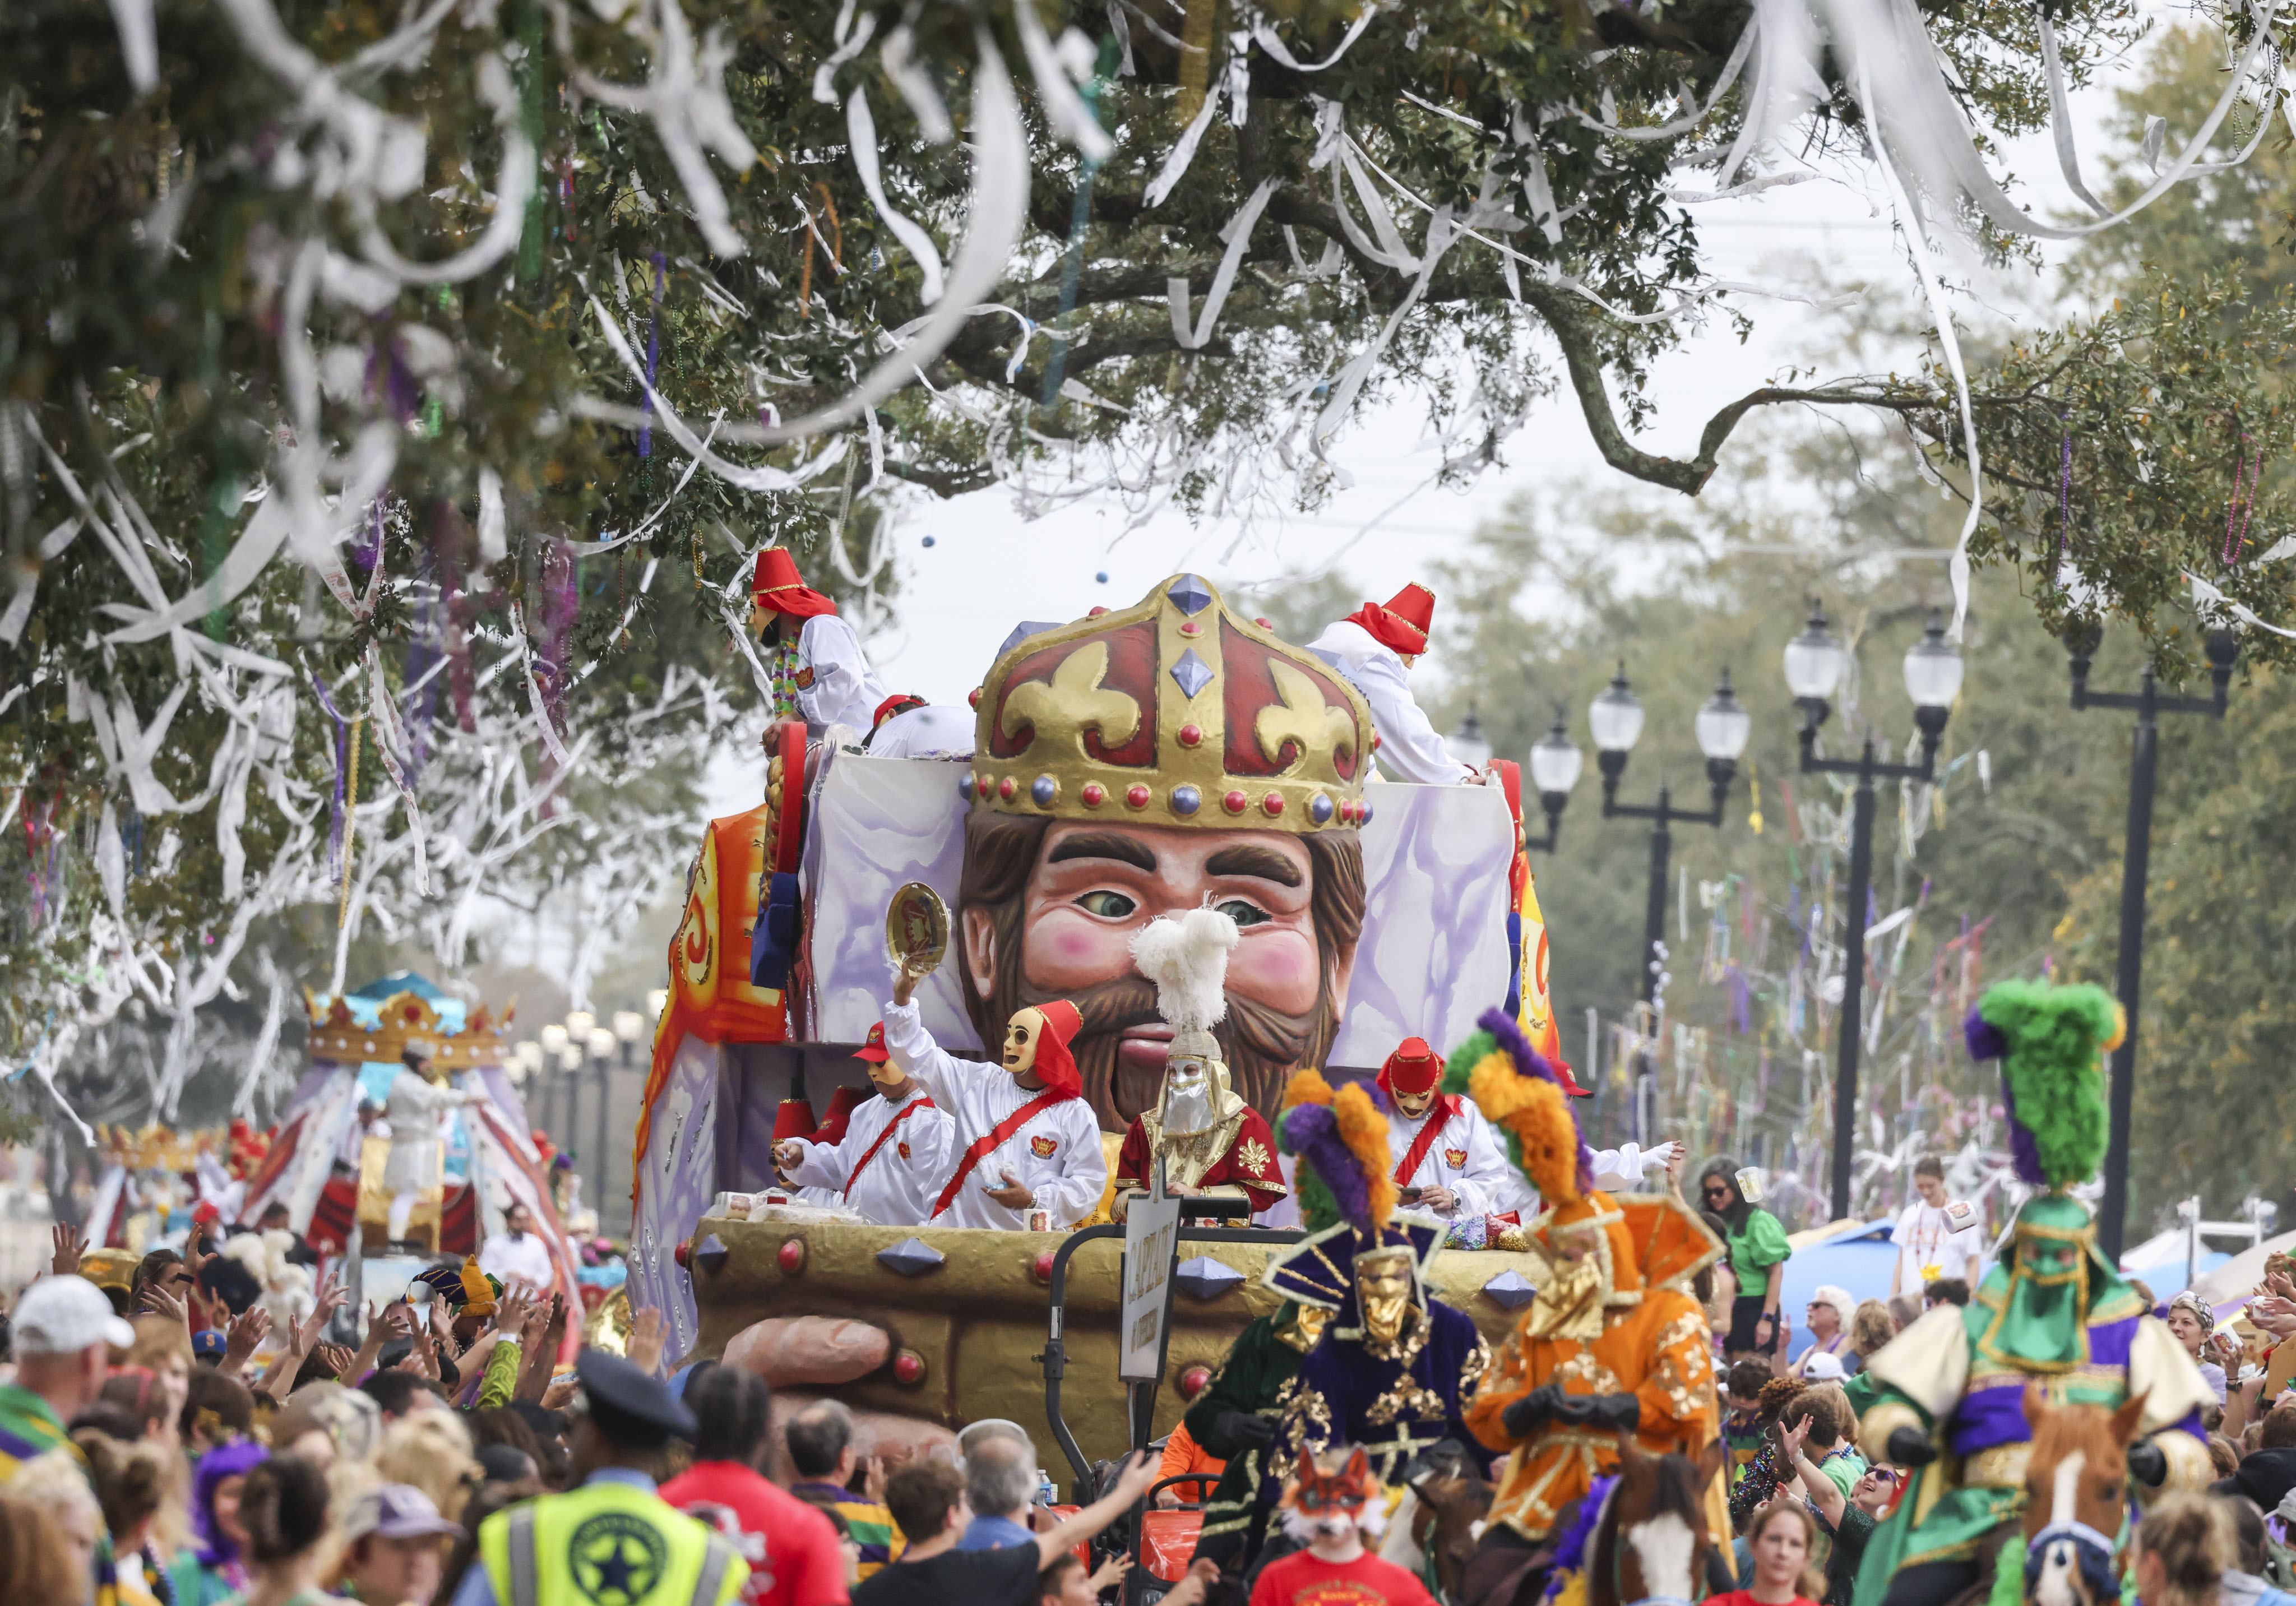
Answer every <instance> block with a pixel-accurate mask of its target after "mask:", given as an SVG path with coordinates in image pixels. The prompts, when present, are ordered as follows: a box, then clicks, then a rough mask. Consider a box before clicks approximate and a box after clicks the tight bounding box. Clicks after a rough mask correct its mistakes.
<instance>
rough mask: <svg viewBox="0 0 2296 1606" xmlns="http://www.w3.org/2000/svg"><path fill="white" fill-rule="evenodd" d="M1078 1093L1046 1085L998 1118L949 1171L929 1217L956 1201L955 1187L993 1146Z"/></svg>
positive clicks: (935, 1217) (985, 1157)
mask: <svg viewBox="0 0 2296 1606" xmlns="http://www.w3.org/2000/svg"><path fill="white" fill-rule="evenodd" d="M1075 1096H1076V1094H1072V1093H1069V1092H1065V1091H1063V1090H1062V1089H1061V1088H1058V1087H1047V1088H1046V1089H1045V1090H1044V1091H1043V1092H1042V1093H1040V1094H1037V1096H1036V1097H1035V1098H1033V1099H1030V1100H1029V1102H1027V1103H1025V1104H1023V1105H1021V1108H1019V1109H1018V1110H1014V1111H1013V1113H1012V1114H1010V1115H1008V1116H1006V1117H1005V1118H1004V1119H1003V1120H1001V1121H999V1122H997V1123H996V1126H995V1127H991V1128H990V1129H989V1130H988V1132H985V1133H983V1134H982V1135H980V1136H979V1137H977V1138H974V1139H973V1140H972V1147H971V1148H969V1149H967V1150H966V1151H964V1159H960V1160H958V1161H957V1162H956V1169H955V1171H954V1172H953V1173H951V1174H950V1176H949V1179H948V1186H947V1187H945V1188H943V1189H942V1190H941V1191H940V1197H939V1199H937V1200H934V1201H933V1208H932V1216H931V1217H928V1218H927V1219H928V1220H932V1219H938V1218H939V1217H940V1215H941V1213H942V1212H943V1211H945V1210H947V1209H948V1207H949V1206H951V1205H952V1204H955V1202H956V1191H957V1190H958V1189H959V1188H961V1187H963V1186H964V1179H965V1178H966V1177H968V1176H972V1170H973V1168H974V1167H976V1166H978V1165H979V1164H980V1162H981V1161H982V1160H984V1159H987V1158H988V1154H989V1152H990V1151H992V1150H994V1149H996V1147H997V1146H998V1145H999V1144H1001V1143H1004V1142H1005V1139H1006V1138H1009V1137H1011V1136H1012V1135H1013V1134H1014V1133H1016V1132H1018V1131H1020V1130H1021V1127H1025V1126H1027V1125H1028V1124H1029V1121H1031V1120H1032V1119H1034V1118H1036V1117H1037V1116H1038V1115H1040V1114H1042V1113H1043V1112H1044V1111H1045V1110H1049V1109H1051V1108H1052V1107H1053V1106H1054V1105H1055V1104H1058V1103H1061V1102H1063V1101H1065V1100H1068V1099H1072V1098H1074V1097H1075Z"/></svg>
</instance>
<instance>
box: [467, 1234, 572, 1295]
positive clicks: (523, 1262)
mask: <svg viewBox="0 0 2296 1606" xmlns="http://www.w3.org/2000/svg"><path fill="white" fill-rule="evenodd" d="M479 1269H480V1271H482V1272H484V1273H486V1274H487V1275H488V1276H489V1277H499V1278H501V1279H502V1284H503V1286H504V1288H508V1287H509V1286H510V1285H511V1284H512V1283H513V1282H523V1283H525V1284H526V1286H527V1287H529V1288H537V1289H547V1288H549V1287H551V1286H552V1285H553V1283H554V1282H556V1281H557V1273H556V1271H555V1270H554V1269H553V1266H551V1264H550V1246H549V1245H548V1244H546V1243H545V1242H543V1241H542V1235H541V1234H540V1233H530V1232H529V1233H520V1234H519V1235H518V1236H517V1237H515V1238H513V1237H512V1236H511V1235H510V1234H509V1233H507V1232H502V1233H496V1234H495V1235H494V1236H493V1237H491V1238H489V1239H488V1240H487V1241H486V1243H485V1245H484V1247H482V1248H481V1249H480V1250H479Z"/></svg>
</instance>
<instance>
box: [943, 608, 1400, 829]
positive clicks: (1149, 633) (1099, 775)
mask: <svg viewBox="0 0 2296 1606" xmlns="http://www.w3.org/2000/svg"><path fill="white" fill-rule="evenodd" d="M974 698H975V701H974V704H973V707H974V709H975V718H976V728H975V735H974V743H973V754H972V764H973V767H972V769H971V770H970V771H968V772H967V773H966V774H965V776H964V783H963V790H964V795H965V797H966V798H967V799H970V800H971V801H972V803H973V804H974V806H975V807H982V808H992V809H995V810H996V811H998V812H999V813H1002V814H1013V815H1037V816H1041V817H1046V818H1053V819H1062V820H1098V819H1108V820H1136V821H1139V822H1141V823H1145V824H1152V825H1184V826H1202V827H1207V828H1213V829H1220V830H1237V829H1242V828H1247V827H1250V828H1257V829H1260V830H1266V831H1292V832H1300V833H1302V834H1312V833H1314V832H1320V831H1324V830H1326V829H1328V828H1332V827H1342V828H1352V827H1354V826H1357V825H1360V824H1362V823H1364V822H1365V820H1367V819H1369V818H1370V817H1371V810H1370V807H1369V806H1368V805H1366V804H1365V802H1364V800H1363V773H1364V769H1365V761H1366V760H1367V759H1368V758H1369V756H1370V750H1371V746H1372V721H1371V710H1370V709H1369V708H1367V707H1366V706H1365V703H1364V700H1363V698H1362V696H1361V694H1360V693H1358V692H1357V691H1356V689H1355V688H1354V687H1353V686H1351V685H1349V684H1348V683H1347V682H1346V681H1345V680H1343V679H1341V677H1340V676H1339V675H1338V674H1336V673H1335V672H1334V671H1333V670H1332V669H1331V668H1329V667H1328V666H1327V665H1325V664H1324V662H1323V661H1322V660H1319V659H1316V658H1315V657H1313V656H1311V655H1310V654H1308V653H1306V652H1303V651H1300V649H1299V648H1297V647H1294V646H1292V645H1291V644H1289V643H1286V642H1284V641H1283V640H1281V639H1279V638H1278V637H1277V636H1276V635H1275V632H1274V631H1272V630H1269V629H1267V627H1264V626H1261V625H1259V624H1256V623H1254V622H1253V621H1251V620H1250V619H1242V618H1239V617H1238V616H1236V615H1235V614H1233V613H1231V612H1229V611H1228V610H1227V607H1226V604H1225V603H1223V602H1221V601H1220V599H1219V594H1218V592H1215V591H1214V590H1213V589H1212V588H1211V586H1210V585H1209V584H1208V583H1206V582H1205V581H1204V580H1203V579H1202V578H1201V577H1199V576H1196V575H1193V574H1182V575H1175V576H1173V577H1172V578H1170V579H1169V580H1167V581H1165V582H1164V584H1163V585H1161V586H1158V587H1157V588H1156V589H1155V590H1153V591H1152V592H1150V593H1149V594H1148V595H1147V596H1146V597H1145V598H1144V599H1143V600H1142V601H1141V602H1139V603H1138V604H1137V605H1136V606H1134V607H1131V608H1127V609H1123V610H1118V611H1115V612H1110V613H1103V614H1100V615H1098V616H1097V617H1095V618H1092V619H1078V621H1076V622H1075V623H1074V624H1070V625H1062V626H1061V627H1058V628H1056V629H1052V630H1045V631H1040V632H1038V633H1037V634H1036V635H1029V636H1024V637H1022V638H1021V640H1020V641H1018V642H1015V643H1012V644H1011V645H1010V646H1009V647H1007V648H1006V649H1005V651H1004V652H1002V653H1001V654H999V655H998V657H997V660H996V664H995V665H994V666H993V667H992V668H990V670H989V672H988V680H987V681H986V682H985V683H984V684H982V686H981V688H980V691H979V692H975V693H974Z"/></svg>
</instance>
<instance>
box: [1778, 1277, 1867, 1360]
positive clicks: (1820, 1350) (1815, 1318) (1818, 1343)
mask: <svg viewBox="0 0 2296 1606" xmlns="http://www.w3.org/2000/svg"><path fill="white" fill-rule="evenodd" d="M1856 1309H1857V1298H1856V1296H1854V1295H1852V1294H1851V1293H1850V1291H1849V1290H1848V1289H1846V1288H1842V1287H1841V1286H1839V1285H1838V1284H1836V1283H1832V1282H1821V1283H1819V1284H1818V1285H1817V1287H1816V1289H1814V1290H1812V1291H1811V1292H1810V1296H1809V1306H1808V1309H1807V1310H1806V1311H1805V1312H1804V1313H1803V1314H1804V1315H1805V1317H1806V1318H1807V1320H1808V1323H1809V1337H1810V1343H1809V1347H1808V1348H1806V1349H1804V1350H1803V1351H1802V1352H1801V1353H1800V1355H1798V1356H1794V1363H1793V1365H1792V1367H1791V1368H1790V1369H1789V1375H1791V1376H1793V1377H1798V1378H1800V1379H1802V1380H1803V1381H1807V1382H1812V1383H1816V1382H1825V1381H1831V1379H1838V1378H1841V1377H1844V1376H1846V1375H1848V1374H1849V1372H1850V1370H1851V1367H1850V1362H1852V1361H1853V1360H1855V1359H1857V1348H1856V1346H1855V1345H1853V1344H1852V1343H1851V1342H1850V1340H1849V1313H1850V1312H1851V1311H1853V1310H1856ZM1820 1358H1823V1359H1825V1360H1829V1361H1832V1362H1833V1367H1832V1369H1831V1377H1830V1378H1821V1377H1819V1376H1818V1374H1817V1373H1816V1372H1812V1371H1811V1370H1810V1367H1811V1365H1812V1364H1813V1363H1815V1362H1816V1361H1817V1360H1819V1359H1820Z"/></svg>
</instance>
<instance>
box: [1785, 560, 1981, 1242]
mask: <svg viewBox="0 0 2296 1606" xmlns="http://www.w3.org/2000/svg"><path fill="white" fill-rule="evenodd" d="M1846 668H1849V648H1848V647H1846V646H1845V645H1844V644H1843V643H1842V641H1841V637H1840V636H1838V635H1834V633H1833V629H1832V628H1831V627H1829V626H1828V625H1827V623H1826V620H1825V613H1824V611H1823V610H1820V609H1819V608H1818V607H1817V605H1816V602H1812V603H1811V606H1810V615H1809V622H1808V626H1807V627H1805V628H1804V629H1803V631H1802V633H1801V634H1800V635H1797V636H1795V637H1794V638H1793V640H1792V641H1790V642H1788V643H1786V651H1785V672H1786V689H1787V690H1788V691H1790V692H1792V693H1793V696H1794V705H1795V707H1797V708H1799V709H1800V710H1801V717H1802V719H1801V771H1802V774H1806V775H1816V774H1834V775H1855V776H1856V777H1857V791H1856V793H1855V802H1854V806H1853V809H1852V813H1851V815H1850V829H1849V890H1848V896H1847V897H1845V898H1844V899H1843V903H1842V917H1843V922H1844V929H1843V936H1842V944H1841V948H1842V959H1841V1019H1840V1020H1839V1021H1838V1022H1836V1028H1835V1029H1836V1032H1837V1034H1838V1035H1837V1038H1836V1042H1835V1061H1834V1062H1835V1067H1836V1069H1835V1072H1834V1086H1833V1199H1832V1210H1833V1219H1834V1220H1836V1221H1840V1220H1841V1219H1842V1218H1843V1217H1846V1216H1848V1215H1849V1184H1850V1182H1851V1180H1852V1177H1851V1173H1852V1172H1853V1170H1854V1169H1855V1168H1856V1166H1855V1162H1856V1157H1857V1053H1858V1049H1859V1047H1860V1046H1861V1043H1860V1039H1861V1038H1862V1037H1863V1036H1864V1033H1863V1030H1862V1028H1861V1025H1860V1016H1861V1015H1862V1014H1863V1012H1864V1008H1865V1002H1866V895H1867V890H1868V889H1869V888H1870V887H1871V886H1872V884H1873V880H1874V782H1876V781H1922V782H1927V781H1929V780H1931V779H1932V778H1933V777H1934V776H1935V774H1936V773H1937V750H1938V742H1939V740H1940V739H1941V738H1942V737H1943V736H1944V734H1945V722H1946V718H1947V717H1948V715H1949V714H1951V713H1952V711H1953V701H1954V699H1955V698H1956V697H1958V696H1959V695H1960V694H1961V676H1962V661H1961V651H1960V650H1959V649H1958V648H1956V646H1955V645H1954V644H1953V643H1951V642H1949V641H1948V640H1947V639H1946V634H1945V623H1944V621H1943V620H1942V619H1940V618H1939V616H1938V614H1937V613H1936V611H1935V610H1931V614H1930V622H1929V627H1928V628H1927V629H1926V630H1924V631H1923V632H1922V639H1921V640H1919V641H1917V642H1915V643H1914V644H1913V645H1912V646H1911V647H1909V648H1907V651H1906V660H1905V677H1906V694H1907V696H1909V697H1911V698H1912V699H1913V701H1914V725H1915V729H1917V730H1918V731H1920V732H1921V738H1922V740H1921V750H1922V757H1921V762H1920V763H1918V764H1884V763H1882V762H1881V761H1880V760H1879V759H1877V758H1875V757H1874V738H1873V737H1872V736H1870V735H1869V736H1867V737H1866V739H1865V746H1864V749H1863V750H1862V751H1861V752H1860V753H1859V755H1858V757H1857V758H1854V759H1851V758H1819V757H1818V756H1817V732H1818V727H1819V726H1820V725H1824V724H1825V721H1826V718H1827V717H1828V716H1829V715H1831V714H1832V713H1833V703H1832V699H1833V693H1834V689H1835V688H1836V687H1838V686H1839V685H1840V684H1841V675H1842V671H1843V670H1844V669H1846Z"/></svg>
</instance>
